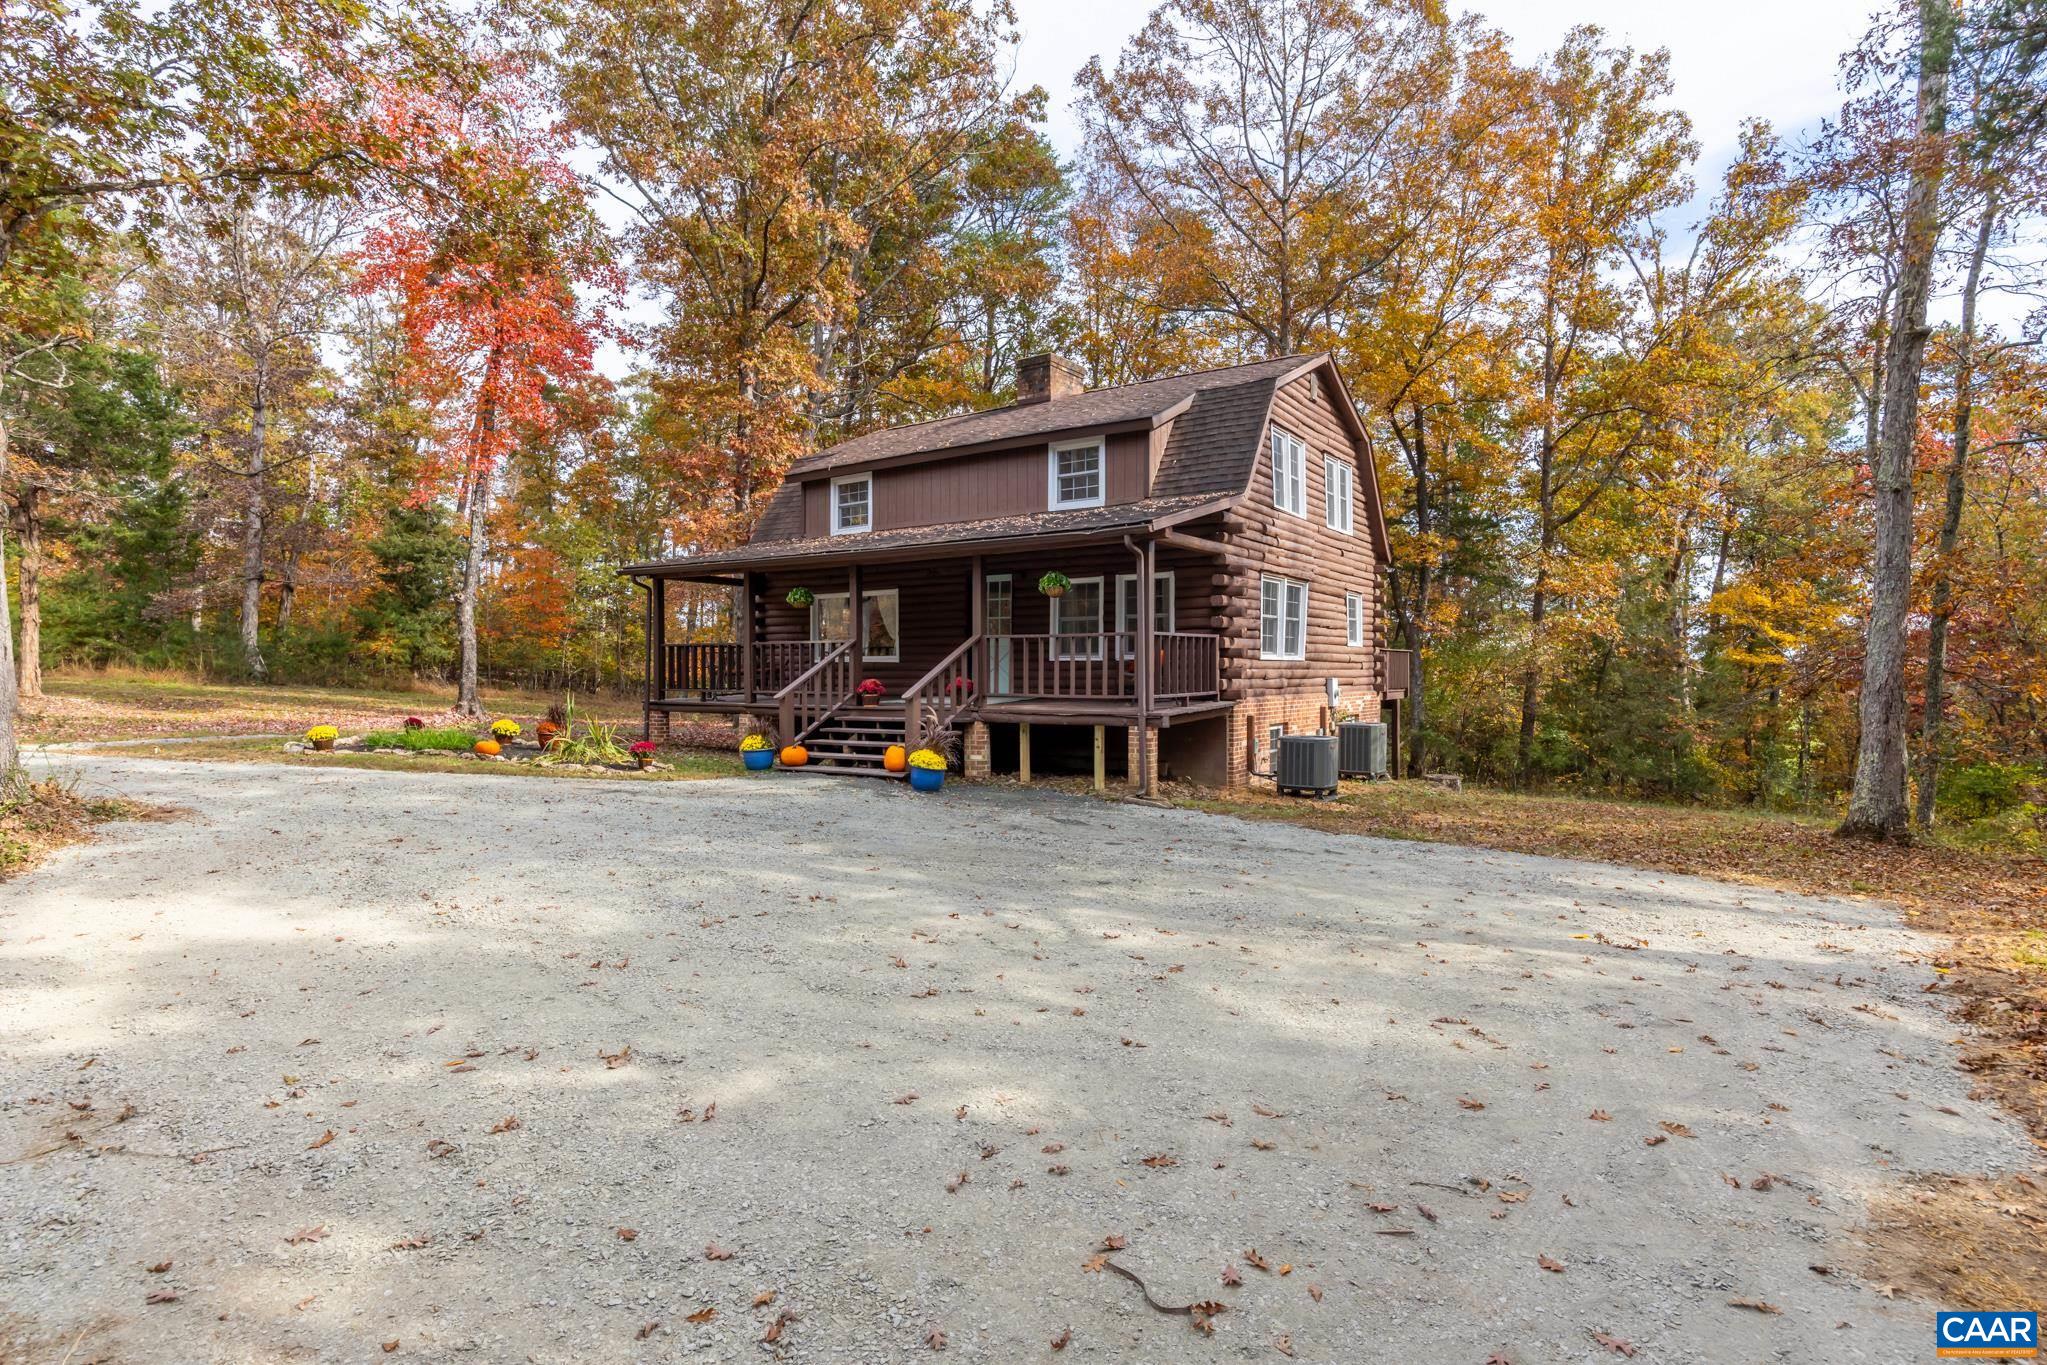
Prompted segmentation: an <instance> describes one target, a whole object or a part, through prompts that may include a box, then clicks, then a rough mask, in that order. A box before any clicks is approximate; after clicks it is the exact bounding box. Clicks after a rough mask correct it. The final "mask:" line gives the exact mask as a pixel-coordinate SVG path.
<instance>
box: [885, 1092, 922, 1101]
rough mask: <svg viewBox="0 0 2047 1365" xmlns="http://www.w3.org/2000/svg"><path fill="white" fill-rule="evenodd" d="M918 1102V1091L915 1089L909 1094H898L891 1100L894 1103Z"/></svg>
mask: <svg viewBox="0 0 2047 1365" xmlns="http://www.w3.org/2000/svg"><path fill="white" fill-rule="evenodd" d="M916 1102H917V1092H916V1091H914V1090H912V1091H910V1092H909V1093H908V1094H904V1095H898V1096H896V1097H895V1099H894V1100H893V1101H891V1103H894V1104H915V1103H916Z"/></svg>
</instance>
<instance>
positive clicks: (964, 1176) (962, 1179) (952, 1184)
mask: <svg viewBox="0 0 2047 1365" xmlns="http://www.w3.org/2000/svg"><path fill="white" fill-rule="evenodd" d="M972 1179H973V1176H971V1175H969V1174H968V1173H967V1172H965V1171H961V1172H960V1173H959V1174H958V1175H956V1176H954V1177H953V1178H952V1179H950V1180H948V1181H946V1182H945V1192H946V1193H947V1194H957V1193H959V1188H960V1186H962V1185H964V1184H966V1183H967V1182H968V1181H969V1180H972Z"/></svg>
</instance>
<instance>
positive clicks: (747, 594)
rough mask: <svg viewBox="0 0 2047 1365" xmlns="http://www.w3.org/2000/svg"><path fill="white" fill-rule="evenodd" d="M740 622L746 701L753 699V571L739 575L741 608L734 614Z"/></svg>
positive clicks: (742, 692) (742, 683)
mask: <svg viewBox="0 0 2047 1365" xmlns="http://www.w3.org/2000/svg"><path fill="white" fill-rule="evenodd" d="M733 619H734V620H736V621H737V622H738V623H739V695H740V697H741V698H742V699H744V700H745V701H748V702H751V701H752V700H753V574H752V572H751V571H748V572H746V573H742V574H740V575H739V610H738V611H737V612H735V613H734V614H733Z"/></svg>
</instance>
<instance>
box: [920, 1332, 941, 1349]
mask: <svg viewBox="0 0 2047 1365" xmlns="http://www.w3.org/2000/svg"><path fill="white" fill-rule="evenodd" d="M924 1344H925V1345H926V1346H929V1347H930V1348H931V1349H932V1350H934V1351H943V1350H944V1349H945V1333H943V1332H941V1331H939V1330H938V1329H937V1328H936V1327H934V1328H932V1329H931V1330H930V1331H928V1332H926V1333H925V1334H924Z"/></svg>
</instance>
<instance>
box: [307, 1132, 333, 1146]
mask: <svg viewBox="0 0 2047 1365" xmlns="http://www.w3.org/2000/svg"><path fill="white" fill-rule="evenodd" d="M332 1141H334V1130H333V1129H332V1128H329V1129H328V1130H327V1131H326V1132H324V1133H322V1134H320V1136H318V1137H316V1138H314V1139H313V1140H312V1141H311V1142H309V1143H307V1144H306V1150H307V1151H309V1152H317V1151H319V1150H320V1149H321V1148H322V1147H325V1146H326V1145H327V1144H328V1143H330V1142H332Z"/></svg>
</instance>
